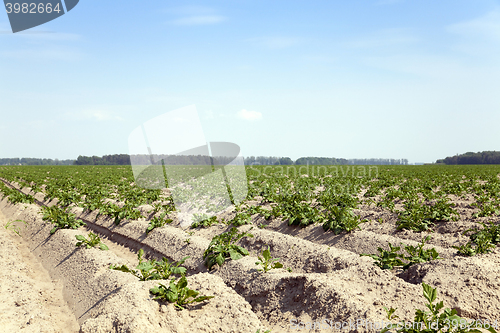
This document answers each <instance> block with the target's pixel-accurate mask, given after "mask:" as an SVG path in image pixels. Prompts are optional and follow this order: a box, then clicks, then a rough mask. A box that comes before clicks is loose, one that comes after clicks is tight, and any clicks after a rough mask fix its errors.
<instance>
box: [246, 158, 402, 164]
mask: <svg viewBox="0 0 500 333" xmlns="http://www.w3.org/2000/svg"><path fill="white" fill-rule="evenodd" d="M245 164H246V165H251V164H261V165H273V164H274V165H292V164H295V165H306V164H309V165H349V164H350V165H407V164H408V160H407V159H405V158H403V159H384V158H365V159H345V158H335V157H301V158H299V159H298V160H296V161H295V162H294V161H292V160H291V159H290V158H289V157H264V156H259V157H253V156H251V157H248V158H245Z"/></svg>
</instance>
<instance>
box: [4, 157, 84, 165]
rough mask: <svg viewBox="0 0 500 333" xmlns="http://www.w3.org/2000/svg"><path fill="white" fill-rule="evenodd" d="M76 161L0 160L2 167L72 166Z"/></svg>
mask: <svg viewBox="0 0 500 333" xmlns="http://www.w3.org/2000/svg"><path fill="white" fill-rule="evenodd" d="M74 161H75V160H58V159H57V158H56V159H55V160H53V159H50V158H0V165H72V164H73V162H74Z"/></svg>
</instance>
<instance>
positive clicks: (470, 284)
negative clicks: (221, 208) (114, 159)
mask: <svg viewBox="0 0 500 333" xmlns="http://www.w3.org/2000/svg"><path fill="white" fill-rule="evenodd" d="M37 198H38V199H40V200H43V197H39V196H37ZM454 203H455V204H457V206H458V210H459V211H460V213H461V219H460V220H459V221H456V222H443V223H440V224H439V225H438V227H437V230H436V232H434V233H430V235H431V237H432V239H431V240H430V241H429V245H426V248H431V247H434V248H436V250H437V251H438V253H439V254H440V256H441V257H442V258H443V259H442V260H436V261H432V262H428V263H423V264H418V265H414V266H412V267H411V268H410V269H408V270H407V271H405V272H403V271H402V270H392V271H389V270H381V269H380V268H378V267H376V266H374V265H373V259H371V258H369V257H361V256H360V254H361V253H370V254H375V253H377V247H383V248H386V249H387V248H388V243H389V242H390V243H392V244H395V245H399V244H400V243H401V242H403V243H404V244H407V245H417V244H418V243H419V242H420V241H421V239H422V238H423V237H424V236H426V235H427V234H429V233H415V232H411V231H398V230H396V227H395V221H396V219H397V217H396V215H395V214H393V213H391V212H388V211H385V210H383V209H381V208H377V207H374V206H362V207H361V209H360V210H358V211H357V213H358V214H359V215H360V216H361V217H362V218H367V219H368V220H369V221H370V222H368V223H365V224H363V226H362V229H363V230H361V231H356V232H353V233H350V234H345V233H344V234H341V235H333V234H332V233H330V232H324V231H323V229H322V227H321V226H309V227H306V228H299V227H290V226H288V225H287V222H286V221H281V220H280V219H275V220H273V221H272V222H268V221H266V220H264V219H263V218H262V217H258V216H254V217H253V226H243V227H240V231H249V232H251V233H252V234H253V235H254V237H253V238H244V239H242V240H241V241H240V243H239V245H241V246H243V247H245V248H246V249H248V250H249V251H250V256H248V257H244V258H242V259H240V260H237V261H228V262H226V264H225V265H224V266H222V267H220V268H216V269H214V270H212V271H211V272H208V271H207V269H206V267H205V266H204V264H203V260H202V255H203V252H204V251H205V249H206V248H207V247H208V244H209V243H210V240H211V238H212V237H213V236H214V235H216V234H219V233H221V232H223V231H226V230H228V227H227V226H225V225H219V226H214V227H211V228H207V229H195V230H191V229H187V230H184V229H182V228H181V227H180V225H178V224H175V222H174V223H172V225H168V226H166V227H162V228H157V229H155V230H153V231H152V232H151V233H149V235H146V234H145V230H146V228H147V225H148V222H146V221H131V222H126V223H121V224H120V225H119V226H115V225H114V223H113V221H112V220H109V219H106V218H104V217H99V218H96V215H97V213H96V212H92V213H85V212H83V211H82V209H80V208H73V212H74V213H76V214H77V215H78V216H79V217H80V218H82V219H84V220H85V221H86V222H87V228H88V229H86V230H85V228H81V229H80V230H59V231H57V232H56V233H55V234H54V235H52V236H51V235H50V234H49V231H50V229H51V226H50V225H48V224H46V223H45V222H43V221H42V220H41V215H40V214H38V212H39V210H40V208H39V206H38V205H16V206H14V205H11V204H9V203H8V202H7V201H6V200H3V201H1V202H0V210H1V211H2V212H3V215H0V219H1V223H0V224H1V225H5V223H7V221H10V220H14V219H18V218H19V219H23V220H24V221H26V222H27V223H28V225H27V226H26V227H23V228H22V229H21V232H22V235H23V238H22V240H21V238H20V237H18V236H17V235H15V234H14V233H13V232H12V231H9V230H5V228H0V229H1V231H0V241H1V244H2V248H1V249H0V260H2V267H4V268H5V269H3V270H2V272H1V273H0V274H3V275H4V278H3V279H1V280H0V281H1V290H2V293H1V297H2V301H3V302H2V303H1V305H0V306H1V307H2V312H1V317H0V318H1V319H0V320H1V322H0V323H1V324H2V327H4V325H11V326H5V327H9V328H12V329H11V330H10V329H9V330H8V331H12V332H16V331H20V332H24V331H26V332H31V330H29V329H31V328H32V327H34V328H33V331H34V332H35V331H43V332H52V331H54V332H71V331H77V330H78V329H79V330H80V332H242V333H243V332H245V333H255V332H256V331H257V330H258V329H261V332H264V330H266V329H272V332H296V331H298V327H297V326H294V325H296V324H298V323H300V322H301V323H302V325H301V326H300V328H301V329H300V331H305V332H323V331H334V329H330V328H326V327H327V326H325V325H326V324H325V323H330V324H332V323H333V324H334V323H339V324H340V325H342V323H344V329H343V330H342V331H343V332H375V331H380V328H379V327H374V326H372V327H367V326H366V325H364V324H363V321H364V322H365V323H366V322H371V323H380V322H382V321H384V320H385V322H386V323H387V322H388V321H387V319H386V317H385V311H384V309H383V306H387V307H394V308H397V312H396V314H397V315H398V316H399V318H400V319H403V320H413V316H414V313H415V310H416V309H424V308H425V302H424V300H425V299H424V297H423V296H422V287H421V283H422V282H424V283H426V284H429V285H431V286H433V287H435V288H437V291H438V298H437V300H438V301H441V300H442V301H443V302H444V305H445V307H449V308H454V309H456V310H457V311H458V313H459V315H460V316H462V317H465V318H467V319H481V320H489V321H491V322H493V321H495V320H498V319H500V318H498V317H500V316H499V314H500V291H499V290H500V288H499V287H500V280H499V276H500V265H499V264H500V251H499V250H498V248H496V249H495V250H494V251H493V252H492V253H489V254H483V255H477V256H474V257H462V256H458V255H457V254H456V250H455V249H453V248H452V246H453V245H459V244H465V243H466V242H467V240H468V238H467V237H465V236H463V235H461V232H463V231H464V230H466V229H468V228H470V227H471V226H473V225H477V223H475V222H477V221H487V220H492V219H487V218H483V219H472V217H471V216H472V213H473V212H474V209H472V208H471V206H470V203H472V201H470V200H467V199H458V198H457V199H455V200H454ZM45 204H53V203H48V202H45ZM226 214H227V217H230V215H231V213H226ZM379 219H382V221H383V223H379V222H378V221H379ZM493 221H495V220H494V219H493ZM495 222H496V221H495ZM260 224H267V227H266V228H263V229H261V228H258V227H257V226H258V225H260ZM252 227H253V229H251V228H252ZM250 229H251V231H250ZM90 230H92V231H94V232H97V233H99V234H100V236H101V238H102V239H103V242H104V243H105V244H107V245H108V246H109V248H110V250H109V251H100V250H98V249H84V248H78V249H77V248H75V245H74V244H75V243H76V240H75V237H74V236H75V235H76V234H86V232H87V231H90ZM188 232H193V233H192V234H189V233H188ZM187 239H189V242H186V240H187ZM267 246H269V247H270V249H271V253H272V255H273V257H278V258H280V262H281V263H283V265H284V268H282V269H276V270H272V271H270V272H268V273H261V272H258V271H257V267H256V265H255V261H256V260H257V253H260V252H261V251H262V249H264V248H266V247H267ZM140 248H143V249H144V250H145V252H146V253H147V254H148V256H150V257H156V258H161V257H167V258H168V259H169V260H175V261H178V260H180V259H182V258H183V257H185V256H190V258H189V259H188V260H187V261H186V263H185V265H184V266H185V267H186V268H187V269H188V272H187V273H188V281H189V286H190V288H191V289H196V290H199V291H200V292H201V294H202V295H213V296H215V298H213V299H211V300H209V301H207V302H204V303H203V304H199V305H193V306H191V307H189V309H188V310H184V311H178V310H175V308H174V306H173V305H172V304H164V303H159V302H158V301H155V300H153V299H152V296H151V295H150V294H149V288H151V287H152V286H154V285H156V283H157V282H156V281H148V282H140V281H137V279H136V278H134V277H133V276H132V275H131V274H127V273H123V272H118V271H113V270H109V269H108V267H109V265H110V264H127V265H129V267H134V266H135V265H136V264H137V258H136V252H137V251H138V249H140ZM42 265H43V267H42ZM7 268H8V269H7ZM287 268H290V269H291V272H289V271H288V270H287ZM163 283H168V282H167V281H163ZM18 304H19V305H18ZM324 320H328V321H326V322H325V321H324ZM308 322H309V323H311V322H317V324H316V328H314V326H313V327H307V326H306V325H307V323H308ZM349 322H350V325H349ZM356 322H357V323H359V326H358V327H356V326H352V325H353V323H356ZM319 323H323V326H321V325H320V326H318V324H319ZM345 324H347V325H348V326H346V325H345ZM306 328H308V329H306ZM321 328H323V329H321ZM337 331H338V330H337Z"/></svg>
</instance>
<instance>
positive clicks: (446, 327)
mask: <svg viewBox="0 0 500 333" xmlns="http://www.w3.org/2000/svg"><path fill="white" fill-rule="evenodd" d="M422 288H423V293H424V297H425V299H426V300H427V302H428V303H427V304H426V307H427V309H428V310H430V311H425V310H420V309H417V310H415V318H414V319H413V321H412V322H405V321H401V322H399V323H397V324H392V325H388V327H385V328H384V329H383V330H382V331H381V332H380V333H385V332H388V331H391V330H395V331H396V332H401V333H416V332H429V333H431V332H436V333H438V332H439V333H441V332H450V333H451V332H453V333H463V332H471V333H472V332H474V333H481V331H480V330H479V329H478V328H483V329H486V330H487V331H489V332H491V333H496V330H495V329H498V325H497V322H496V321H495V322H493V323H490V324H488V325H485V323H482V322H481V321H480V320H477V321H472V322H470V321H467V320H466V319H464V318H461V317H459V316H458V315H457V310H455V309H449V308H445V309H443V307H444V304H443V301H441V302H439V303H437V304H434V301H435V300H436V297H437V291H436V289H435V288H432V287H431V286H429V285H427V284H425V283H422ZM384 309H385V311H386V313H387V319H389V320H394V319H396V318H397V316H396V315H394V312H395V311H396V310H397V309H394V308H392V307H391V308H390V309H388V308H386V307H384ZM442 309H443V311H442V312H441V310H442Z"/></svg>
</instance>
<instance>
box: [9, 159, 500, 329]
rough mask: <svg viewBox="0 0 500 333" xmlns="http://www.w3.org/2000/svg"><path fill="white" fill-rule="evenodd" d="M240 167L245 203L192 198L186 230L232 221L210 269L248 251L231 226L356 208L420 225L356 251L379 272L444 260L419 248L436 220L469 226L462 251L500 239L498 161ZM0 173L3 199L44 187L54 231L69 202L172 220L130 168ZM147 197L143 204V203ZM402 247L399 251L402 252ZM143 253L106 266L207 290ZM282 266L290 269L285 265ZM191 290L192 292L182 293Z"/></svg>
mask: <svg viewBox="0 0 500 333" xmlns="http://www.w3.org/2000/svg"><path fill="white" fill-rule="evenodd" d="M246 173H247V182H246V186H245V191H248V192H247V194H246V197H245V199H244V200H243V201H241V202H238V203H237V204H235V205H234V211H233V212H232V213H231V214H230V215H227V214H223V215H224V217H223V216H221V215H218V216H211V214H209V213H210V212H211V211H213V210H214V209H215V208H216V207H217V205H218V204H219V203H217V202H215V203H214V198H213V197H212V198H211V197H210V196H209V195H205V196H203V195H202V196H200V197H199V198H198V199H197V200H195V201H196V202H193V206H196V207H204V209H205V211H206V213H199V214H195V215H194V218H193V224H192V225H191V228H192V229H194V228H210V227H211V226H213V225H217V224H226V225H228V226H229V227H230V228H229V231H227V232H225V233H222V234H218V235H216V236H215V237H213V239H212V241H211V243H210V246H209V248H208V249H206V251H205V252H204V253H203V259H204V261H205V265H206V266H207V268H208V269H209V270H211V269H212V268H213V267H215V266H222V265H223V264H224V262H225V261H226V260H231V259H238V258H241V257H242V256H245V255H248V254H249V253H248V251H247V250H246V249H245V248H243V247H241V246H238V245H235V243H236V241H238V240H239V239H240V238H242V237H246V236H248V237H251V236H252V235H251V234H246V233H244V232H243V233H241V234H238V233H237V228H234V227H239V226H242V225H245V224H255V223H257V224H259V227H262V228H265V227H266V223H271V222H273V221H280V223H283V224H287V225H288V227H287V228H308V227H313V226H321V227H322V229H323V230H324V232H325V233H326V234H325V235H328V234H331V235H332V237H336V236H338V235H340V236H342V235H343V234H346V233H355V232H356V230H361V229H362V227H363V225H364V224H365V223H368V222H370V223H371V222H374V221H369V220H368V219H366V218H363V217H362V216H363V214H362V212H363V211H365V212H366V211H367V210H368V211H369V210H372V211H379V212H380V211H383V212H389V213H390V214H391V216H396V220H395V225H394V227H395V228H394V229H395V231H399V230H408V231H410V232H411V233H419V232H425V233H426V235H425V236H423V237H422V241H421V243H420V244H418V245H416V246H411V245H405V244H401V246H396V245H392V244H390V243H389V244H388V247H389V249H388V250H387V249H386V248H387V246H383V247H379V248H378V251H379V253H378V254H365V253H363V254H361V255H362V256H369V257H371V258H372V259H373V260H374V265H376V266H378V267H379V268H380V269H383V270H392V269H396V268H400V269H402V270H407V269H408V268H409V267H410V266H412V265H417V264H420V263H424V262H429V261H433V260H438V259H442V258H440V256H439V253H438V252H437V251H436V250H435V249H434V248H432V249H424V245H426V242H428V241H429V240H430V239H431V237H430V236H428V235H427V232H434V231H437V230H438V227H439V226H442V225H443V223H444V224H446V223H460V222H467V223H469V224H471V223H472V224H473V225H474V227H472V228H470V227H467V228H466V230H465V231H464V232H463V233H464V234H467V236H469V239H470V241H469V242H468V243H467V244H463V245H460V246H456V247H455V246H454V248H455V249H456V251H457V253H458V254H459V255H466V256H473V255H477V254H482V253H488V252H491V251H492V250H493V249H494V248H495V247H496V245H497V244H498V243H499V242H500V227H499V224H498V214H499V212H500V201H499V198H500V195H499V194H500V193H499V191H500V178H499V174H500V167H497V166H456V167H455V166H383V167H382V166H366V167H365V166H319V167H318V166H308V167H307V168H306V167H304V166H290V167H283V166H272V167H271V166H248V167H246ZM0 178H1V179H2V180H4V181H5V184H4V183H3V182H0V192H1V194H0V197H8V199H9V201H11V202H13V203H33V202H35V197H36V198H39V199H40V198H41V194H43V200H44V201H45V202H48V201H52V200H53V199H57V204H55V205H48V206H47V207H45V206H44V207H42V209H41V213H43V220H45V221H46V222H49V223H52V224H53V225H54V227H53V229H52V230H51V233H55V232H57V230H58V229H61V228H73V229H77V228H78V227H80V226H82V225H83V224H84V223H83V222H82V221H81V220H79V219H78V218H77V217H76V215H75V214H73V213H72V212H71V208H72V207H81V208H82V209H84V210H85V211H86V212H93V211H96V212H97V213H98V214H97V216H106V217H108V218H110V219H112V220H113V221H114V223H115V224H117V225H118V224H120V223H122V222H124V221H135V220H140V219H144V220H146V221H149V225H148V227H147V229H146V230H145V233H146V234H147V233H149V232H151V231H153V230H154V229H155V228H161V227H162V226H165V225H166V224H172V225H176V226H178V225H177V222H178V221H177V217H176V204H174V202H175V200H174V197H173V196H172V194H171V190H170V189H144V188H142V187H140V186H137V180H136V179H134V176H133V174H132V170H131V168H130V167H123V166H119V167H118V166H65V167H53V166H45V167H18V166H6V167H0ZM189 182H190V179H189V177H186V178H185V183H186V186H187V187H188V188H189V186H190V185H189ZM6 184H9V185H12V184H15V187H17V188H19V189H21V190H22V189H24V191H23V192H24V193H21V192H20V191H18V190H16V189H13V188H11V186H7V185H6ZM165 185H167V184H165ZM28 188H29V191H28V190H27V189H28ZM207 193H208V192H207ZM35 194H36V195H35ZM215 199H217V198H215ZM230 199H231V200H233V199H234V198H233V197H231V198H230ZM233 203H234V202H233ZM144 205H147V207H148V209H144ZM177 208H178V207H177ZM228 216H229V217H228ZM365 217H366V216H365ZM262 221H268V222H264V223H263V222H262ZM377 222H380V223H382V222H383V221H377ZM189 234H190V235H191V234H192V233H191V232H190V233H189ZM92 235H93V236H94V238H93V239H92V238H90V239H89V240H87V239H86V238H85V237H84V236H81V235H78V237H77V240H78V241H79V243H77V246H78V245H87V246H94V245H101V247H105V246H104V244H102V243H100V239H99V238H98V237H97V235H94V234H92ZM92 235H91V236H92ZM226 238H227V239H226ZM186 242H189V239H187V240H186ZM94 243H95V244H94ZM188 244H189V243H188ZM224 244H225V247H223V245H224ZM384 247H385V248H384ZM222 248H224V251H222V250H221V249H222ZM266 251H267V252H266ZM266 251H263V252H262V257H259V262H260V264H261V265H262V267H263V269H262V270H263V271H264V272H267V271H268V270H270V269H273V268H282V267H283V265H282V264H281V263H280V262H277V260H279V259H277V258H273V257H272V256H271V253H270V252H269V248H268V249H267V250H266ZM401 251H406V254H402V253H401ZM142 254H143V253H142V252H140V253H139V255H138V260H139V265H138V266H137V267H136V269H135V270H134V269H130V268H129V267H126V266H124V265H121V266H112V267H110V268H112V269H116V270H120V271H124V272H127V273H131V274H133V275H135V276H136V277H138V278H139V279H140V280H143V281H146V280H150V279H167V278H168V277H170V276H171V275H173V274H177V275H180V276H181V278H180V280H179V281H177V282H175V279H172V281H171V283H170V285H169V286H166V285H161V284H160V285H159V286H158V287H156V288H153V289H152V290H151V293H153V294H154V295H156V296H155V297H156V298H157V299H162V298H163V299H167V300H169V301H172V302H174V301H175V302H177V303H176V304H177V306H178V307H179V308H183V307H185V305H186V304H188V302H201V301H204V300H207V299H209V298H210V296H200V297H198V294H197V292H196V291H193V290H190V289H189V288H187V281H186V279H185V268H183V267H181V266H180V265H181V264H182V263H183V261H184V260H185V259H186V258H183V259H182V260H181V261H179V262H177V263H170V262H168V261H167V260H166V259H165V258H164V260H163V261H161V262H160V261H155V260H154V259H153V260H149V261H143V259H142ZM288 270H289V272H291V269H290V268H288ZM422 287H423V288H424V296H425V297H426V299H427V300H428V302H429V305H430V306H436V305H432V302H433V301H434V300H435V298H436V290H435V289H433V288H431V287H430V286H428V285H425V284H422ZM173 291H175V293H174V292H173ZM181 294H182V295H184V296H182V297H181V296H180V295H181ZM188 295H191V296H192V298H193V299H192V300H189V301H188V297H187V296H188ZM193 295H194V296H193ZM178 300H181V301H180V302H178ZM441 306H442V303H441ZM434 310H435V311H434V313H433V316H434V317H436V316H437V314H438V312H439V310H440V309H437V308H435V309H434ZM386 311H387V317H388V319H390V320H392V319H394V318H395V317H394V311H395V309H393V308H390V309H387V308H386ZM446 311H448V312H446ZM445 312H446V316H445V317H446V318H448V319H450V320H451V319H453V318H454V319H457V318H458V319H461V318H460V317H457V316H456V312H452V311H451V310H449V309H445ZM426 316H427V315H426ZM429 316H430V315H429ZM434 317H433V318H434ZM426 318H427V317H426ZM429 318H430V317H429ZM436 318H437V317H436ZM416 319H419V321H425V320H423V319H424V317H422V318H420V317H418V318H416ZM476 327H477V326H476ZM491 331H493V330H491Z"/></svg>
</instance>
